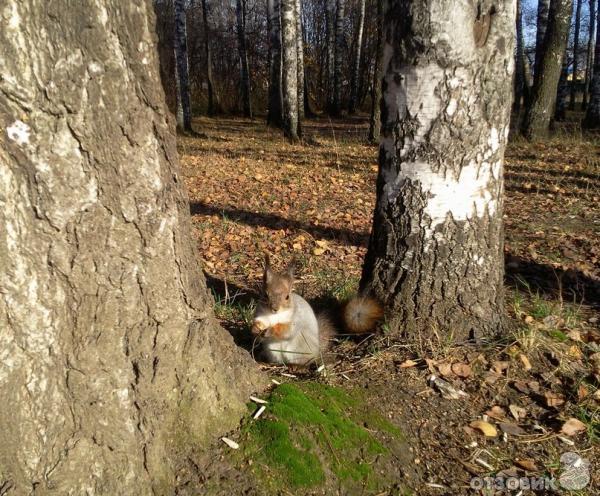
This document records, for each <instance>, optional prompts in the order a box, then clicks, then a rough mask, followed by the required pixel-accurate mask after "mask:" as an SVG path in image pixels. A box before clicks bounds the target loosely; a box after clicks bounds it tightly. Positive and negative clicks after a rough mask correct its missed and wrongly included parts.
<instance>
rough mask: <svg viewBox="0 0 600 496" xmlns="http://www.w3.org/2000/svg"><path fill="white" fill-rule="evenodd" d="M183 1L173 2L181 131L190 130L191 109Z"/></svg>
mask: <svg viewBox="0 0 600 496" xmlns="http://www.w3.org/2000/svg"><path fill="white" fill-rule="evenodd" d="M184 4H185V0H175V4H174V5H175V61H176V64H177V76H178V77H177V80H178V89H179V94H178V97H179V102H181V111H182V113H183V130H184V131H186V132H189V131H191V130H192V107H191V103H190V78H189V69H188V50H187V28H186V18H185V5H184Z"/></svg>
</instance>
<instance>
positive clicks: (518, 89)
mask: <svg viewBox="0 0 600 496" xmlns="http://www.w3.org/2000/svg"><path fill="white" fill-rule="evenodd" d="M523 46H524V40H523V13H522V9H521V0H517V48H516V52H515V90H514V92H515V96H514V101H513V112H514V113H515V116H516V117H517V119H518V116H519V113H520V112H521V103H522V100H523V98H524V97H525V95H526V93H527V91H528V89H529V87H528V85H527V82H526V81H525V53H524V51H523Z"/></svg>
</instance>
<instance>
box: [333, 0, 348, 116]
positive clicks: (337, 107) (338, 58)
mask: <svg viewBox="0 0 600 496" xmlns="http://www.w3.org/2000/svg"><path fill="white" fill-rule="evenodd" d="M345 2H346V0H337V11H336V15H335V67H334V75H333V81H334V82H333V107H332V110H331V115H333V116H336V117H338V116H340V115H341V114H342V79H343V77H342V66H343V64H344V60H343V56H344V52H343V48H344V17H345V6H346V5H345Z"/></svg>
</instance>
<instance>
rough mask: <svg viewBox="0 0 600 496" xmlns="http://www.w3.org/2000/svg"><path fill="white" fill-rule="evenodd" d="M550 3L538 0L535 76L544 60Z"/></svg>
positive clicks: (545, 0) (546, 0)
mask: <svg viewBox="0 0 600 496" xmlns="http://www.w3.org/2000/svg"><path fill="white" fill-rule="evenodd" d="M550 1H551V0H538V12H537V31H536V33H535V61H534V64H533V73H534V74H535V73H536V72H538V70H539V68H540V61H541V59H542V53H543V49H544V40H545V39H546V28H547V27H548V13H549V11H550Z"/></svg>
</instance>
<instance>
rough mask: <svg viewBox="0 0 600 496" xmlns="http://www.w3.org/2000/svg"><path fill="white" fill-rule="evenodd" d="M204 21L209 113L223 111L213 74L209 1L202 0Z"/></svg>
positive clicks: (213, 113)
mask: <svg viewBox="0 0 600 496" xmlns="http://www.w3.org/2000/svg"><path fill="white" fill-rule="evenodd" d="M202 22H203V25H204V58H205V59H206V82H207V86H208V109H207V112H208V115H211V116H212V115H215V114H217V113H219V112H221V105H220V103H219V96H218V94H217V91H216V88H215V83H214V80H213V74H212V48H211V46H210V27H209V25H208V3H207V1H206V0H202Z"/></svg>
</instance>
